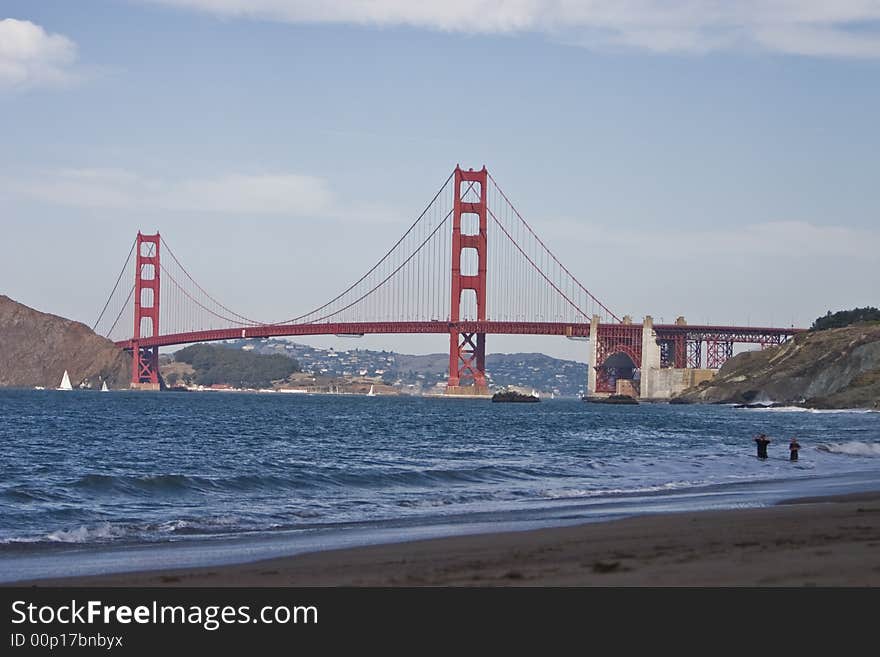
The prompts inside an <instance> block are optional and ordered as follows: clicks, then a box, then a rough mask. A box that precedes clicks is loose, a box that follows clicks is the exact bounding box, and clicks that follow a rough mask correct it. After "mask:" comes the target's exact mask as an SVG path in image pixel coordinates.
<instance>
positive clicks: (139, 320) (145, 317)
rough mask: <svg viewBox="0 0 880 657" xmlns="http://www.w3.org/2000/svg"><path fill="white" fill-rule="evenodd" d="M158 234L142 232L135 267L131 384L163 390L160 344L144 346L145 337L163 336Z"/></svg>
mask: <svg viewBox="0 0 880 657" xmlns="http://www.w3.org/2000/svg"><path fill="white" fill-rule="evenodd" d="M160 241H161V238H160V236H159V233H158V232H157V233H156V234H155V235H144V234H142V233H141V232H140V231H138V236H137V246H136V248H137V261H136V265H135V270H134V339H133V340H132V350H131V355H132V366H131V387H132V388H141V389H146V390H159V387H160V383H159V347H141V346H140V344H139V340H140V339H141V338H151V337H154V336H157V335H159V273H160V271H161V267H160V264H159V242H160Z"/></svg>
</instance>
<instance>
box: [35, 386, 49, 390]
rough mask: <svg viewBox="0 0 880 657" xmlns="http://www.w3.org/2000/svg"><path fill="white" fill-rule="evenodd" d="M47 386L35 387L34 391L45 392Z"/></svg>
mask: <svg viewBox="0 0 880 657" xmlns="http://www.w3.org/2000/svg"><path fill="white" fill-rule="evenodd" d="M45 389H46V387H45V386H34V390H45Z"/></svg>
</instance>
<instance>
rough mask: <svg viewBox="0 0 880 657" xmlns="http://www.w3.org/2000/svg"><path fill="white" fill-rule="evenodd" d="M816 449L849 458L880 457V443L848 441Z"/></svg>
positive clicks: (818, 446)
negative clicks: (845, 455)
mask: <svg viewBox="0 0 880 657" xmlns="http://www.w3.org/2000/svg"><path fill="white" fill-rule="evenodd" d="M816 449H818V450H820V451H823V452H830V453H831V454H847V455H849V456H880V443H863V442H860V441H858V440H850V441H848V442H845V443H824V444H822V445H817V446H816Z"/></svg>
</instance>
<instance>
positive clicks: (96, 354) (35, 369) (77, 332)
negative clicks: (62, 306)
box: [0, 295, 131, 388]
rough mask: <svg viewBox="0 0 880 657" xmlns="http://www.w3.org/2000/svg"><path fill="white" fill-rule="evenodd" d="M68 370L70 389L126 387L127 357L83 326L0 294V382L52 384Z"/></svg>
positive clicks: (128, 369) (20, 385) (28, 384)
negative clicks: (103, 384) (104, 386)
mask: <svg viewBox="0 0 880 657" xmlns="http://www.w3.org/2000/svg"><path fill="white" fill-rule="evenodd" d="M64 370H67V371H68V373H69V375H70V381H71V383H72V384H73V386H74V387H78V386H79V385H80V384H84V386H85V387H92V388H100V387H101V382H102V381H104V380H106V381H107V385H108V386H109V387H111V388H127V387H128V383H129V381H130V380H131V359H130V358H128V357H127V356H126V355H125V353H124V352H123V351H122V350H121V349H119V348H118V347H116V345H114V344H113V343H112V342H111V341H110V340H107V339H106V338H103V337H101V336H99V335H96V334H95V333H94V332H93V331H92V330H91V329H90V328H89V327H88V326H86V325H85V324H81V323H80V322H74V321H72V320H69V319H65V318H63V317H58V316H57V315H50V314H47V313H41V312H39V311H37V310H34V309H33V308H29V307H28V306H25V305H23V304H20V303H18V302H16V301H13V300H12V299H10V298H9V297H7V296H3V295H0V386H3V387H34V386H44V387H46V388H54V387H56V386H58V384H59V383H60V382H61V376H62V375H63V374H64Z"/></svg>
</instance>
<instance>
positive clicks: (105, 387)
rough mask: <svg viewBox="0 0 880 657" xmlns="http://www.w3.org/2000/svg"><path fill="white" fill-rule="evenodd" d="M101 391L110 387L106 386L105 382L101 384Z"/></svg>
mask: <svg viewBox="0 0 880 657" xmlns="http://www.w3.org/2000/svg"><path fill="white" fill-rule="evenodd" d="M101 392H110V388H108V387H107V382H106V381H104V383H102V384H101Z"/></svg>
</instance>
